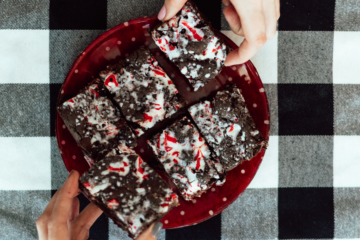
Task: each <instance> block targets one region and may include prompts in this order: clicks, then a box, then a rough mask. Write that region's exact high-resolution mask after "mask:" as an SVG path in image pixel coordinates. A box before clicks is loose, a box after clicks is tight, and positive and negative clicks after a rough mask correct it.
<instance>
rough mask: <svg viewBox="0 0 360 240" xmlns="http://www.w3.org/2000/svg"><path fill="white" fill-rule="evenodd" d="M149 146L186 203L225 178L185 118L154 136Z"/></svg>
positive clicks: (197, 133) (195, 130) (217, 163)
mask: <svg viewBox="0 0 360 240" xmlns="http://www.w3.org/2000/svg"><path fill="white" fill-rule="evenodd" d="M148 144H149V145H150V146H151V148H152V149H153V151H154V152H155V155H156V156H157V157H158V159H159V160H160V162H161V164H162V165H163V166H164V169H165V171H166V172H167V174H168V175H169V177H170V178H171V180H172V181H173V182H174V184H175V185H176V187H177V188H178V189H179V191H180V192H181V194H182V196H183V197H184V199H185V200H187V201H189V200H192V199H193V198H194V197H199V196H200V195H201V194H202V193H204V192H206V190H207V189H209V188H210V187H211V185H212V184H213V183H214V182H216V181H218V182H219V183H220V182H221V181H222V180H223V178H224V174H223V170H222V166H221V164H220V163H219V162H217V161H214V160H213V159H212V158H211V157H210V150H209V148H208V146H207V144H206V143H205V141H204V140H203V139H202V137H201V136H200V134H199V132H198V131H197V129H196V128H195V127H194V125H193V124H192V123H191V122H190V120H189V119H188V118H187V117H184V118H182V119H181V120H179V121H176V122H175V123H173V124H172V125H171V126H169V127H167V128H166V129H165V130H163V131H162V132H161V133H158V134H157V135H155V136H154V137H153V138H152V139H150V140H148Z"/></svg>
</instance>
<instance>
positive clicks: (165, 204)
mask: <svg viewBox="0 0 360 240" xmlns="http://www.w3.org/2000/svg"><path fill="white" fill-rule="evenodd" d="M160 206H162V207H168V206H169V204H167V203H163V204H161V205H160Z"/></svg>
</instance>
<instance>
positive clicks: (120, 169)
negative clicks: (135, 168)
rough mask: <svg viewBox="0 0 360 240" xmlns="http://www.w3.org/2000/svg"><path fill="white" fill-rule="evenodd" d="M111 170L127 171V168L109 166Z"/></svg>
mask: <svg viewBox="0 0 360 240" xmlns="http://www.w3.org/2000/svg"><path fill="white" fill-rule="evenodd" d="M107 170H109V171H114V172H125V168H123V167H120V168H114V167H112V166H109V168H108V169H107Z"/></svg>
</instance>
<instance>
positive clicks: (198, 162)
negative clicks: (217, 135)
mask: <svg viewBox="0 0 360 240" xmlns="http://www.w3.org/2000/svg"><path fill="white" fill-rule="evenodd" d="M203 157H204V155H203V154H202V152H201V151H200V150H198V152H197V154H196V157H195V158H196V170H197V171H198V170H199V169H200V160H201V159H202V158H203Z"/></svg>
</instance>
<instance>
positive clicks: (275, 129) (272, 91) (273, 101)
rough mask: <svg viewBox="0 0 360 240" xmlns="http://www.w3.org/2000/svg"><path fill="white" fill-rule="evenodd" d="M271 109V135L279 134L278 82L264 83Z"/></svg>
mask: <svg viewBox="0 0 360 240" xmlns="http://www.w3.org/2000/svg"><path fill="white" fill-rule="evenodd" d="M264 88H265V92H266V96H267V98H268V101H269V109H270V135H278V134H279V115H278V93H277V85H276V84H264Z"/></svg>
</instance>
